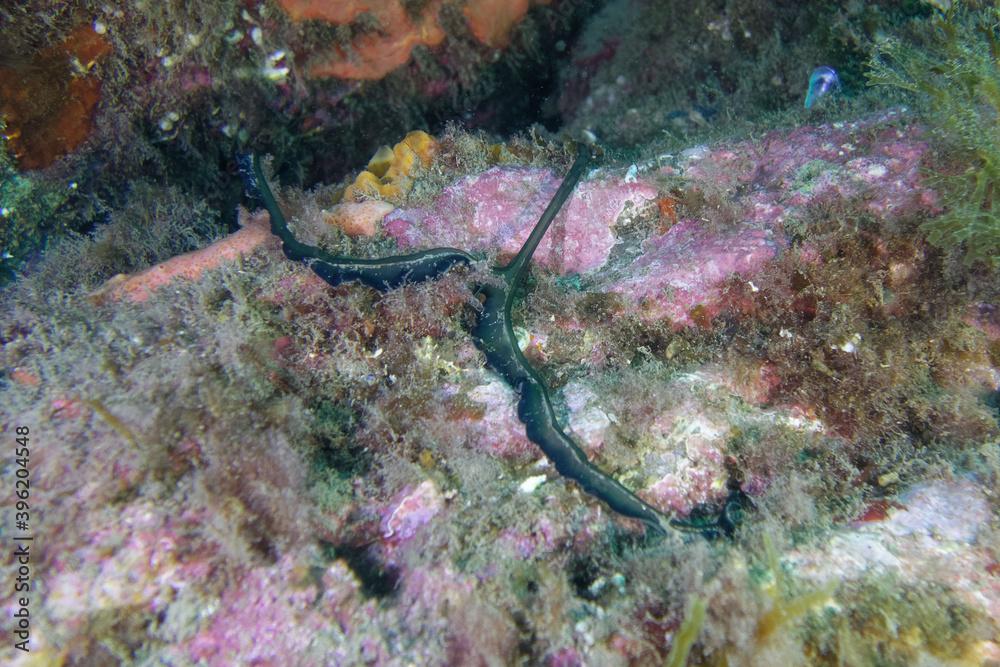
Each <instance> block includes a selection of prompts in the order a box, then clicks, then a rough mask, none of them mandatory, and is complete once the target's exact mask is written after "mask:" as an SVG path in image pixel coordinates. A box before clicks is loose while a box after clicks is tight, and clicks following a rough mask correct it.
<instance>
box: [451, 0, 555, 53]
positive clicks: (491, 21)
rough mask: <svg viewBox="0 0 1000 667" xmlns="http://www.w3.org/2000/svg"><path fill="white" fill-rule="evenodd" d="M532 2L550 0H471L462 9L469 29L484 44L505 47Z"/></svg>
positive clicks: (540, 3) (547, 0)
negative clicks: (512, 31)
mask: <svg viewBox="0 0 1000 667" xmlns="http://www.w3.org/2000/svg"><path fill="white" fill-rule="evenodd" d="M532 4H539V5H547V4H549V0H536V1H535V2H534V3H532V2H531V0H469V2H468V4H466V5H465V7H464V8H463V9H462V13H463V14H465V20H466V22H467V23H468V24H469V30H470V31H472V34H473V35H474V36H475V38H476V39H478V40H479V41H480V42H481V43H482V44H485V45H486V46H490V47H493V48H494V49H503V48H506V47H507V45H508V44H510V33H511V30H513V29H514V26H516V25H517V24H518V23H520V22H521V20H522V19H523V18H524V16H525V14H527V13H528V9H529V8H530V7H531V5H532Z"/></svg>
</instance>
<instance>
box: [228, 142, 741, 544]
mask: <svg viewBox="0 0 1000 667" xmlns="http://www.w3.org/2000/svg"><path fill="white" fill-rule="evenodd" d="M589 159H590V156H589V154H588V152H587V151H586V150H581V151H580V155H579V157H577V159H576V161H575V162H574V163H573V166H572V167H571V168H570V170H569V173H568V174H567V175H566V178H565V179H563V182H562V184H561V185H560V186H559V189H558V190H557V191H556V194H555V196H553V198H552V201H551V202H550V203H549V205H548V207H547V208H546V209H545V212H544V213H543V214H542V217H541V218H540V219H539V220H538V223H537V224H536V225H535V228H534V229H533V230H532V232H531V235H530V236H529V237H528V240H527V241H526V242H525V244H524V246H523V247H522V248H521V250H520V252H518V254H517V256H516V257H514V259H513V260H512V261H511V262H510V263H509V264H507V265H506V266H503V267H497V268H495V269H493V273H494V275H495V276H497V277H498V278H499V280H498V281H495V282H491V283H484V284H477V285H475V291H476V293H477V294H478V295H479V297H480V299H481V300H482V310H481V311H480V312H479V313H478V316H477V318H476V324H475V326H474V327H473V329H472V332H471V334H472V338H473V340H474V341H475V343H476V346H477V347H478V348H479V349H480V350H481V351H482V352H483V354H484V355H486V361H487V363H489V365H490V367H491V368H493V370H495V371H496V372H497V373H498V374H499V375H500V376H501V377H502V378H503V379H504V380H505V381H506V382H507V383H508V384H509V385H510V386H511V387H513V388H514V390H515V391H516V392H517V394H518V396H519V400H518V405H517V415H518V418H519V419H520V420H521V421H522V422H523V423H524V426H525V432H526V434H527V436H528V439H529V440H531V441H532V442H533V443H535V444H536V445H538V447H539V448H540V449H541V450H542V451H543V452H544V453H545V455H546V456H547V457H548V458H549V460H550V461H552V463H553V464H554V465H555V467H556V470H557V471H558V472H559V474H561V475H563V476H564V477H568V478H569V479H572V480H573V481H575V482H576V483H577V484H579V485H580V487H582V488H583V490H584V491H586V492H587V493H589V494H591V495H593V496H594V497H596V498H598V499H600V500H602V501H604V502H605V503H606V504H607V505H608V506H609V507H610V508H611V509H613V510H614V511H615V512H617V513H619V514H621V515H623V516H627V517H631V518H633V519H639V520H640V521H642V522H643V523H645V524H646V525H647V526H649V527H651V528H652V529H653V530H655V531H656V532H661V533H662V532H666V530H667V529H668V528H676V529H679V530H684V531H690V532H700V533H704V534H706V535H709V536H715V535H719V534H731V533H732V532H733V530H734V529H735V527H736V525H737V524H738V522H739V520H740V516H741V514H742V509H743V507H744V506H745V505H746V500H745V497H744V496H743V495H742V493H740V492H739V490H738V487H736V488H733V490H732V491H731V493H730V497H729V499H728V500H727V502H726V505H725V507H724V508H723V511H722V512H721V514H719V515H718V516H712V517H706V518H703V519H695V520H690V521H682V520H679V519H671V518H669V517H667V516H665V515H663V514H662V513H660V512H659V511H657V510H656V509H654V508H653V507H651V506H650V505H648V504H647V503H645V502H643V501H642V500H640V499H639V498H638V497H637V496H636V495H635V494H633V493H632V492H631V491H629V490H628V489H626V488H625V487H624V486H622V485H621V484H619V483H618V482H617V481H615V480H614V479H612V478H611V477H610V476H608V475H607V474H605V473H603V472H602V471H601V470H600V469H599V468H597V467H596V466H595V465H593V464H592V463H591V462H590V461H589V460H588V459H587V455H586V454H584V452H583V450H582V449H580V447H579V446H578V445H577V444H576V443H575V442H573V440H572V439H571V438H570V437H569V436H568V435H566V433H565V432H564V431H563V430H562V429H561V428H559V423H558V422H557V421H556V416H555V411H554V410H553V409H552V401H551V400H550V398H549V392H548V389H547V387H546V386H545V382H544V381H543V380H542V378H541V376H540V375H539V374H538V371H536V370H535V369H534V368H533V367H532V366H531V364H530V363H528V360H527V359H526V358H525V357H524V355H523V354H521V350H520V348H519V347H518V345H517V338H516V337H515V335H514V327H513V324H512V321H511V309H512V307H513V303H514V295H515V293H516V292H517V290H518V289H519V288H520V287H521V285H522V284H523V282H524V278H525V276H526V275H527V273H528V267H529V265H530V262H531V257H532V255H533V254H534V252H535V249H536V248H537V247H538V244H539V242H540V241H541V240H542V237H543V236H544V235H545V232H546V231H547V230H548V228H549V225H550V224H552V221H553V220H554V219H555V217H556V214H557V213H558V212H559V209H561V208H562V206H563V204H564V203H565V202H566V200H567V199H568V198H569V196H570V194H571V193H572V192H573V189H574V188H575V187H576V184H577V182H578V181H579V180H580V178H581V176H583V172H584V171H585V170H586V168H587V164H588V163H589ZM240 168H241V173H242V175H243V177H244V182H245V185H246V188H247V192H248V194H249V195H250V196H252V197H254V198H255V199H258V200H259V202H260V203H261V204H263V206H264V208H266V209H267V211H268V213H269V214H270V216H271V231H272V232H273V233H274V234H275V236H277V237H278V238H280V239H281V242H282V250H283V252H284V253H285V256H286V257H288V258H289V259H291V260H294V261H298V262H308V263H309V266H310V268H312V270H313V271H314V272H315V273H316V274H317V275H319V276H320V277H321V278H322V279H323V280H325V281H326V282H328V283H330V284H331V285H338V284H340V283H344V282H351V281H357V282H361V283H363V284H365V285H368V286H369V287H373V288H375V289H377V290H380V291H387V290H392V289H395V288H397V287H399V286H401V285H403V284H404V283H408V282H413V283H416V282H421V281H424V280H431V279H433V278H436V277H438V276H440V275H442V274H443V273H445V272H446V271H448V270H449V269H451V268H452V267H453V266H455V265H457V264H469V263H471V262H473V261H475V260H476V258H475V257H473V256H472V255H470V254H469V253H466V252H464V251H462V250H457V249H455V248H432V249H430V250H425V251H423V252H418V253H414V254H410V255H399V256H395V257H387V258H385V259H356V258H352V257H337V256H334V255H330V254H329V253H326V252H324V251H323V250H321V249H320V248H316V247H313V246H309V245H305V244H303V243H300V242H299V241H297V240H296V239H295V237H294V236H292V233H291V231H289V229H288V224H287V222H286V221H285V217H284V215H283V214H282V212H281V209H280V208H279V207H278V203H277V201H276V200H275V198H274V195H273V194H272V193H271V189H270V187H268V184H267V181H266V179H265V178H264V174H263V171H262V170H261V168H260V161H259V159H258V157H257V156H256V155H254V156H253V157H252V158H250V157H248V156H247V157H241V158H240Z"/></svg>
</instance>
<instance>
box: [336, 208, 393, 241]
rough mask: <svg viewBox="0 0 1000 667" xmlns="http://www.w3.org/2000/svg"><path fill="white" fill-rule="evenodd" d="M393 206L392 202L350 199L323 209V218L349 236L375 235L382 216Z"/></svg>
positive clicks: (391, 209)
mask: <svg viewBox="0 0 1000 667" xmlns="http://www.w3.org/2000/svg"><path fill="white" fill-rule="evenodd" d="M395 208H396V207H395V206H393V205H392V204H389V203H387V202H384V201H376V200H374V199H369V200H367V201H362V202H353V201H351V202H345V203H343V204H337V205H336V206H334V207H333V208H331V209H330V210H328V211H323V219H324V220H325V221H326V223H327V224H330V225H334V226H335V227H339V228H340V229H341V230H342V231H343V232H344V233H345V234H347V235H348V236H350V237H354V238H356V237H359V236H375V233H376V232H377V231H378V224H379V223H380V222H382V218H384V217H385V216H386V215H387V214H388V213H390V212H391V211H393V210H394V209H395Z"/></svg>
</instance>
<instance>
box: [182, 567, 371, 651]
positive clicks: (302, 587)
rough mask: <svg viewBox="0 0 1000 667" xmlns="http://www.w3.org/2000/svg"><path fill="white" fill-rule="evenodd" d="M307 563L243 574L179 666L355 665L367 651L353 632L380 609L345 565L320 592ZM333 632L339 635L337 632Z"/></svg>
mask: <svg viewBox="0 0 1000 667" xmlns="http://www.w3.org/2000/svg"><path fill="white" fill-rule="evenodd" d="M309 562H310V561H309V559H308V558H305V557H304V554H301V553H290V554H288V555H285V556H283V557H282V558H281V559H280V560H279V561H278V562H277V563H275V564H274V565H267V566H256V567H251V568H248V569H246V570H245V571H244V572H242V573H240V574H239V575H237V578H236V579H235V581H234V583H233V584H232V585H230V586H227V587H226V588H225V591H224V593H223V595H222V598H221V600H219V602H218V604H217V605H215V606H214V609H212V610H211V611H209V612H208V613H210V614H211V621H210V623H208V624H207V626H206V627H205V628H204V629H203V630H201V631H200V632H198V633H197V634H196V635H194V636H193V637H192V638H191V639H190V640H188V641H187V642H185V643H184V644H183V645H182V646H181V647H179V648H181V649H182V651H180V653H181V655H180V656H178V657H179V659H180V661H182V662H191V661H193V662H194V663H197V664H203V665H209V666H210V667H217V666H218V667H222V666H224V665H235V664H242V665H275V666H276V665H307V664H334V665H339V664H345V665H346V664H357V662H356V661H357V660H358V653H361V652H362V649H363V647H359V646H357V644H358V641H357V640H356V639H350V637H349V634H348V633H350V632H351V631H352V630H353V629H354V626H356V625H357V624H358V622H359V620H360V618H361V617H363V616H373V615H374V613H375V612H374V609H373V608H372V605H371V604H365V603H364V602H363V596H362V595H361V594H360V591H359V588H360V587H359V584H358V582H357V580H356V579H355V577H354V576H353V575H352V574H351V573H350V572H349V571H348V569H347V567H346V566H345V565H344V564H343V563H342V562H339V561H337V562H334V563H333V564H331V566H330V567H329V568H328V569H327V571H326V572H325V573H324V574H323V577H322V582H323V586H322V588H320V587H319V586H317V584H316V583H315V581H314V580H313V579H311V578H310V577H309V576H308V573H309V567H308V563H309ZM366 607H367V609H366ZM331 621H332V624H331ZM333 627H337V628H338V629H339V632H333V633H331V630H332V629H333ZM345 638H348V639H350V640H349V641H345ZM373 639H374V638H373ZM375 648H376V650H375V651H374V653H375V657H378V654H379V653H380V651H378V650H377V647H375ZM365 652H366V653H372V647H369V648H368V650H367V651H365Z"/></svg>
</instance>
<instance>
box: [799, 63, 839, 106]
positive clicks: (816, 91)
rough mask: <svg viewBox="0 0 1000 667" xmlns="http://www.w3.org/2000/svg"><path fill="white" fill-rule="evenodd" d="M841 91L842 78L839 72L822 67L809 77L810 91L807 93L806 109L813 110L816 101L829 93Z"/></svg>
mask: <svg viewBox="0 0 1000 667" xmlns="http://www.w3.org/2000/svg"><path fill="white" fill-rule="evenodd" d="M838 90H840V77H838V76H837V70H835V69H833V68H832V67H827V66H826V65H822V66H820V67H817V68H816V69H814V70H813V71H812V74H810V75H809V90H808V91H806V109H811V108H812V107H813V105H814V104H816V100H818V99H819V98H821V97H823V96H824V95H828V94H829V93H832V92H836V91H838Z"/></svg>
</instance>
